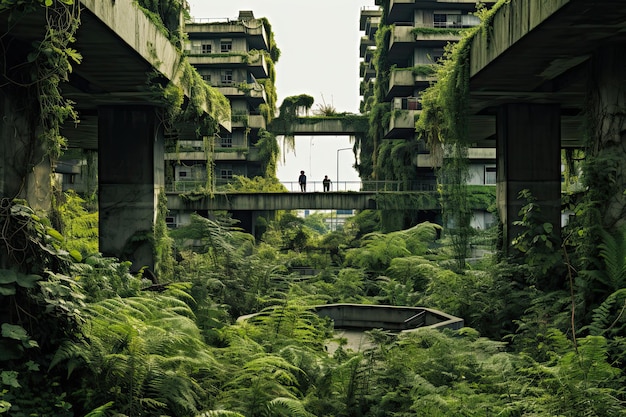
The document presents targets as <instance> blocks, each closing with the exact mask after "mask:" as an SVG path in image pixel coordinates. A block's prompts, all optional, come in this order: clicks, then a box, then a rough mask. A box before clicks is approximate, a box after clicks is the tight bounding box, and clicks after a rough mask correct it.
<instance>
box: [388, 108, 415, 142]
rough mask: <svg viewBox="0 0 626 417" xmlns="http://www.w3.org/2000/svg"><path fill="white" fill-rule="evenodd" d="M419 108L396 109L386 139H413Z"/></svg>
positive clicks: (392, 114)
mask: <svg viewBox="0 0 626 417" xmlns="http://www.w3.org/2000/svg"><path fill="white" fill-rule="evenodd" d="M418 115H419V110H394V111H392V113H391V119H390V120H389V129H387V131H386V132H385V136H384V139H412V138H413V136H414V135H415V119H416V117H417V116H418Z"/></svg>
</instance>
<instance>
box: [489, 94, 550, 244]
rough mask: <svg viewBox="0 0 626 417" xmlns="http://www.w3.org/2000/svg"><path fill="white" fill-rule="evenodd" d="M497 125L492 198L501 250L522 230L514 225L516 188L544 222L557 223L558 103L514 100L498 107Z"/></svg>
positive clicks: (518, 204)
mask: <svg viewBox="0 0 626 417" xmlns="http://www.w3.org/2000/svg"><path fill="white" fill-rule="evenodd" d="M496 129H497V146H496V148H497V149H496V158H497V201H498V212H499V214H500V218H501V220H502V223H503V227H504V230H503V232H504V235H503V239H504V242H503V245H504V246H505V247H504V248H503V249H504V250H507V248H508V247H509V246H510V244H511V242H512V240H513V239H514V238H515V237H516V236H517V235H518V234H519V232H520V231H521V229H520V227H519V226H515V225H513V222H514V221H517V220H519V219H520V217H519V215H518V213H519V211H520V209H521V208H522V207H523V206H524V205H526V201H524V200H519V199H518V195H519V192H520V191H522V190H524V189H528V190H530V192H531V193H532V195H533V197H535V198H536V203H537V204H538V205H539V206H540V207H541V214H542V217H543V218H544V221H545V222H549V223H552V225H553V226H554V228H555V229H554V230H559V228H560V225H561V223H560V222H561V220H560V213H561V147H560V143H561V122H560V106H558V105H553V104H529V103H515V104H506V105H503V106H501V107H500V109H499V111H498V115H497V119H496Z"/></svg>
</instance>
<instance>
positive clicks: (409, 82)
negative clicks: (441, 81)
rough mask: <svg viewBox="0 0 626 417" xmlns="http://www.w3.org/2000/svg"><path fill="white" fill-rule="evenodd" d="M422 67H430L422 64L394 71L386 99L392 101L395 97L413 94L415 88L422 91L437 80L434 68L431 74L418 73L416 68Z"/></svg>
mask: <svg viewBox="0 0 626 417" xmlns="http://www.w3.org/2000/svg"><path fill="white" fill-rule="evenodd" d="M422 67H424V68H426V69H428V66H426V65H422V66H418V67H415V68H402V69H397V70H395V71H392V72H391V74H390V78H389V89H388V90H387V95H386V96H385V101H390V100H392V99H393V98H394V97H407V96H411V95H413V94H414V92H415V90H420V91H421V90H423V89H425V88H427V87H428V86H429V85H430V84H431V83H432V82H434V81H436V80H437V77H436V76H435V70H434V68H433V70H432V71H433V72H432V74H431V75H421V74H418V75H416V74H415V69H416V68H417V69H421V68H422ZM423 72H425V71H423Z"/></svg>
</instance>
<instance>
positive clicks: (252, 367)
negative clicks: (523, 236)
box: [0, 195, 626, 417]
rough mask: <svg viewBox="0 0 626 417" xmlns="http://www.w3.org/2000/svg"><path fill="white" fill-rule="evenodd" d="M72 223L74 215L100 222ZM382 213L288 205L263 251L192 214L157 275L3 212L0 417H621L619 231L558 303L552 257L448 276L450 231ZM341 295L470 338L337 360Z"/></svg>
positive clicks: (405, 342) (401, 343) (418, 339)
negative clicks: (388, 229)
mask: <svg viewBox="0 0 626 417" xmlns="http://www.w3.org/2000/svg"><path fill="white" fill-rule="evenodd" d="M66 198H67V199H68V204H71V205H74V206H75V205H76V204H78V203H79V201H76V200H74V201H71V200H72V199H76V198H78V197H77V196H73V195H67V196H66ZM67 213H72V214H71V216H70V215H69V214H67ZM77 213H79V210H73V211H70V210H67V211H66V214H65V215H64V216H65V218H64V220H65V221H68V220H69V219H71V221H72V222H75V224H77V225H79V224H84V225H89V224H90V222H89V221H83V219H81V218H82V217H86V218H89V216H91V214H89V213H88V212H86V211H85V212H84V213H82V214H80V213H79V214H77ZM372 214H373V212H371V213H370V212H363V213H361V214H360V215H358V216H356V217H354V218H353V219H351V220H350V221H349V222H348V223H347V224H346V225H345V227H344V228H343V230H340V231H333V232H330V231H328V230H327V228H326V226H325V223H324V222H323V216H321V215H317V216H312V217H310V218H307V219H302V218H298V217H296V216H295V215H293V214H290V213H284V214H283V215H282V216H281V217H280V218H279V219H277V220H276V221H274V222H272V223H270V224H269V225H268V228H267V231H266V233H265V234H264V236H263V238H262V240H261V241H259V242H255V240H254V239H253V238H252V237H251V236H250V235H248V234H246V233H243V232H242V231H241V230H239V229H237V228H236V227H235V225H234V223H233V222H232V221H230V220H229V219H228V218H215V219H206V218H202V217H199V216H197V217H194V218H193V221H192V223H191V225H189V226H188V227H185V228H182V229H178V230H176V231H175V232H172V233H170V235H171V237H172V239H173V242H174V245H173V252H174V254H175V256H176V260H175V262H174V273H173V278H172V279H169V280H167V281H158V282H152V281H148V280H145V279H142V278H141V277H138V276H135V275H133V274H131V273H130V272H129V271H130V269H129V268H130V265H129V264H128V263H125V262H121V261H120V260H117V259H112V258H104V257H102V256H101V255H99V254H98V253H94V252H92V249H91V248H92V247H91V246H90V245H89V244H87V243H85V244H84V245H83V246H77V245H76V242H80V241H81V240H80V238H79V237H80V235H81V230H82V232H83V233H85V234H90V233H92V230H91V228H90V227H89V226H85V227H84V228H82V227H78V226H77V227H75V228H73V229H72V233H73V238H72V239H66V238H64V236H63V235H61V234H60V233H58V232H56V231H55V230H53V229H51V228H50V227H49V225H48V222H47V220H46V219H41V218H39V217H38V216H37V215H35V214H34V213H33V212H32V210H30V209H29V208H28V207H27V206H26V205H25V204H23V203H22V202H8V201H3V204H2V211H1V213H0V226H1V227H0V230H2V236H1V237H2V239H1V240H0V242H1V255H0V260H1V261H2V264H1V268H2V269H0V294H1V298H2V302H1V303H0V306H1V307H0V314H1V317H2V337H1V338H0V363H1V366H0V368H1V369H2V371H1V376H2V378H1V381H2V390H1V391H0V392H1V396H0V414H6V415H10V416H18V417H19V416H52V415H54V416H86V415H89V416H92V417H93V416H154V415H161V416H222V415H223V416H239V415H243V416H300V415H302V416H312V415H315V416H390V415H393V416H409V415H421V416H487V415H505V416H544V415H545V416H552V415H560V416H580V415H598V416H618V415H624V413H625V412H626V408H625V407H624V403H623V401H624V389H623V382H624V363H623V360H624V351H625V349H624V336H623V335H624V326H625V325H626V320H625V318H624V315H623V314H622V313H623V306H624V301H625V300H626V286H625V285H624V283H625V282H626V275H625V273H624V271H625V270H626V269H625V268H624V265H626V250H625V249H624V248H626V245H624V242H625V241H626V240H625V238H624V235H623V234H617V235H615V236H611V235H608V234H607V235H606V236H605V243H604V246H603V252H602V253H603V255H602V256H603V259H604V261H605V264H606V269H605V270H602V271H593V272H592V271H587V272H586V273H578V274H576V277H575V278H574V279H573V280H572V288H571V293H570V292H568V291H550V292H548V291H542V290H540V289H539V288H540V287H541V286H540V285H538V284H539V283H540V281H541V280H543V279H545V278H546V277H545V276H543V275H542V274H544V273H554V272H555V271H556V269H555V268H548V269H546V268H545V262H547V260H546V259H547V257H546V256H545V255H547V253H543V254H539V253H535V254H532V253H531V254H530V255H529V256H531V257H534V258H535V259H542V262H543V264H541V265H535V264H533V263H532V262H529V263H526V264H523V265H520V264H518V263H514V262H508V261H505V260H498V258H497V257H496V256H492V257H486V258H483V259H482V260H481V261H479V262H475V263H472V264H470V265H471V267H470V268H468V269H466V270H464V271H461V272H458V271H457V272H454V266H455V262H454V261H453V260H452V258H451V256H450V253H451V249H450V244H449V243H447V242H445V241H442V240H441V239H439V236H440V231H439V226H437V225H435V224H431V223H422V224H419V225H417V226H415V227H413V228H411V229H408V230H403V231H398V232H393V233H386V234H385V233H380V232H376V231H375V230H373V229H374V223H375V220H372ZM489 233H490V232H488V231H485V232H483V234H482V235H481V236H475V237H474V243H475V244H476V245H478V244H481V243H482V244H483V245H484V244H485V243H487V244H489V242H492V241H493V236H491V235H490V234H489ZM70 242H72V243H73V247H72V249H71V250H68V243H70ZM85 242H87V241H85ZM190 242H193V244H191V243H190ZM520 244H521V242H520ZM544 252H547V249H545V248H544ZM299 267H307V268H311V269H313V270H315V274H314V275H300V274H299V273H298V272H297V271H298V268H299ZM544 270H545V272H542V271H544ZM592 283H603V284H604V287H603V288H602V294H603V295H602V297H598V294H597V291H598V290H600V287H599V285H595V284H594V288H593V289H592V288H589V286H590V285H591V284H592ZM588 291H592V292H593V293H594V297H593V298H594V299H602V302H601V303H599V304H596V305H591V304H590V302H589V300H590V299H591V297H588V296H586V292H588ZM339 302H351V303H373V304H390V305H410V306H427V307H431V308H436V309H440V310H443V311H446V312H448V313H450V314H453V315H457V316H459V317H462V318H464V319H465V324H466V327H465V328H463V329H461V330H459V331H448V330H445V331H436V330H430V329H422V330H419V331H416V332H412V333H407V334H394V333H391V332H386V331H383V330H374V331H371V332H369V333H368V338H369V339H370V340H371V341H372V342H374V345H373V346H374V347H371V348H367V349H362V350H361V351H355V350H354V349H353V348H350V347H349V346H347V345H346V344H345V340H341V339H340V340H337V341H336V342H338V344H339V345H340V347H339V348H338V349H337V350H336V351H334V352H333V353H332V354H331V353H329V351H327V349H326V345H327V343H328V342H329V340H331V339H333V337H335V336H333V332H332V327H331V324H330V323H329V322H327V321H325V320H324V319H321V318H319V317H318V316H316V315H315V314H313V313H312V311H311V309H310V307H311V306H314V305H318V304H325V303H339ZM258 312H260V313H261V314H259V315H257V316H255V317H254V318H251V319H248V320H246V321H236V320H235V319H236V318H237V317H239V316H241V315H245V314H250V313H258ZM572 325H573V326H572Z"/></svg>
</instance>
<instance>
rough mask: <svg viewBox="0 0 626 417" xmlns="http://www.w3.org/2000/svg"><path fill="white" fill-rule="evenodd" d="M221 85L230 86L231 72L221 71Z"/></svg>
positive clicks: (231, 81)
mask: <svg viewBox="0 0 626 417" xmlns="http://www.w3.org/2000/svg"><path fill="white" fill-rule="evenodd" d="M222 83H223V84H232V83H233V70H224V71H222Z"/></svg>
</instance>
